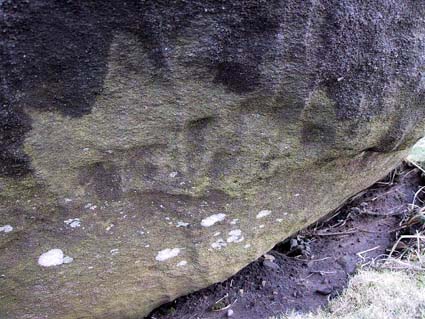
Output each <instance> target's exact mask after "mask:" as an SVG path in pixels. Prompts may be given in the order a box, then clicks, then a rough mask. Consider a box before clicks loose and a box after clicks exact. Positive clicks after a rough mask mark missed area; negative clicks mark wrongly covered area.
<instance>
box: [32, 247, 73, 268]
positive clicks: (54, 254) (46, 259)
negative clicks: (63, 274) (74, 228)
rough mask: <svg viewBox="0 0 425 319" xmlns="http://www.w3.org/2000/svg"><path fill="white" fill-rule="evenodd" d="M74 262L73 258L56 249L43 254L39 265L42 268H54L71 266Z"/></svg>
mask: <svg viewBox="0 0 425 319" xmlns="http://www.w3.org/2000/svg"><path fill="white" fill-rule="evenodd" d="M73 260H74V259H73V258H72V257H69V256H65V255H64V254H63V251H62V250H61V249H58V248H55V249H51V250H49V251H48V252H45V253H43V254H41V255H40V257H38V264H39V265H40V266H42V267H52V266H59V265H62V264H69V263H71V262H72V261H73Z"/></svg>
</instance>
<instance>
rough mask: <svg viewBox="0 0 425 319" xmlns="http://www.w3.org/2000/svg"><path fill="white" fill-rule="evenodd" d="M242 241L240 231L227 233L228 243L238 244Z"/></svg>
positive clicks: (235, 230)
mask: <svg viewBox="0 0 425 319" xmlns="http://www.w3.org/2000/svg"><path fill="white" fill-rule="evenodd" d="M243 240H244V237H243V236H242V231H241V230H240V229H234V230H231V231H230V232H229V237H228V238H227V242H228V243H240V242H241V241H243Z"/></svg>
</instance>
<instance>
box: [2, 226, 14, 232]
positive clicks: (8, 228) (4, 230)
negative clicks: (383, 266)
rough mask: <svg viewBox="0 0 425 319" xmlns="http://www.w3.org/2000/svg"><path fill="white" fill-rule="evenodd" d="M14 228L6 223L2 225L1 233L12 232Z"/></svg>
mask: <svg viewBox="0 0 425 319" xmlns="http://www.w3.org/2000/svg"><path fill="white" fill-rule="evenodd" d="M12 230H13V227H12V226H11V225H4V226H1V227H0V233H10V232H11V231H12Z"/></svg>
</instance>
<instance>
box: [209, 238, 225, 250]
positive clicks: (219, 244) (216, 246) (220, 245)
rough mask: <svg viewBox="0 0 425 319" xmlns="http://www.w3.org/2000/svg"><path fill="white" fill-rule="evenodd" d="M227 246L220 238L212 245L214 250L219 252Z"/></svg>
mask: <svg viewBox="0 0 425 319" xmlns="http://www.w3.org/2000/svg"><path fill="white" fill-rule="evenodd" d="M226 246H227V243H226V242H225V241H224V239H223V238H219V239H218V240H217V241H215V242H213V243H212V244H211V247H212V248H214V249H218V250H220V249H222V248H224V247H226Z"/></svg>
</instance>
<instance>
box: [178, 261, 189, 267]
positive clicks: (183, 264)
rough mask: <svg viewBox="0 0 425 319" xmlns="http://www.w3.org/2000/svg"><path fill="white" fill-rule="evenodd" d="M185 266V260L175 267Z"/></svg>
mask: <svg viewBox="0 0 425 319" xmlns="http://www.w3.org/2000/svg"><path fill="white" fill-rule="evenodd" d="M186 265H187V261H186V260H182V261H180V262H179V263H177V267H184V266H186Z"/></svg>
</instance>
